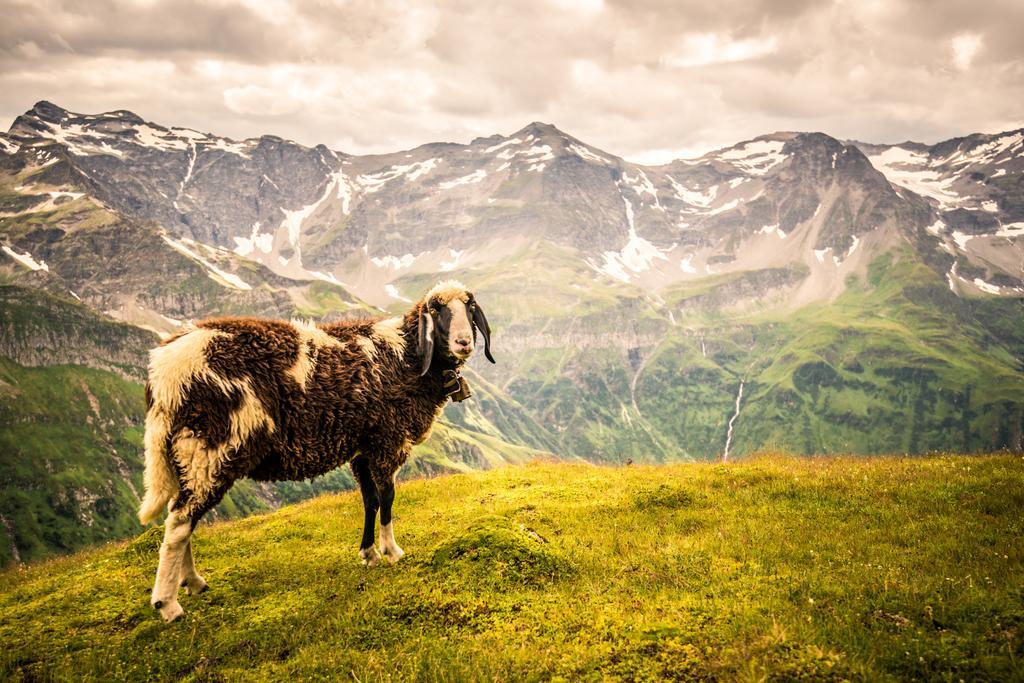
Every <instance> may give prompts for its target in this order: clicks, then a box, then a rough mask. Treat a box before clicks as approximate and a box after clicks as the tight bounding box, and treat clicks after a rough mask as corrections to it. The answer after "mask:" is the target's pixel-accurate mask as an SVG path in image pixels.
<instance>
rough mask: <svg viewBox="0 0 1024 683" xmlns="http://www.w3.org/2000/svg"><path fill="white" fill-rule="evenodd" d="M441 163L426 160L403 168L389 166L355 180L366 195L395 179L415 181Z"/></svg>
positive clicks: (437, 160)
mask: <svg viewBox="0 0 1024 683" xmlns="http://www.w3.org/2000/svg"><path fill="white" fill-rule="evenodd" d="M439 163H441V159H438V158H433V159H427V160H426V161H416V162H413V163H411V164H407V165H404V166H391V167H390V168H388V169H387V170H384V171H379V172H377V173H369V174H363V175H361V176H359V177H358V178H357V179H356V182H357V183H358V184H359V185H360V186H361V187H362V188H363V189H364V190H365V191H366V192H367V193H368V194H371V193H374V192H377V191H378V190H380V189H381V188H383V187H384V186H385V185H386V184H387V183H389V182H391V181H392V180H395V179H397V178H402V177H404V178H407V179H408V180H416V179H417V178H419V177H420V176H423V175H426V174H427V173H430V172H431V171H433V170H434V169H435V168H437V165H438V164H439Z"/></svg>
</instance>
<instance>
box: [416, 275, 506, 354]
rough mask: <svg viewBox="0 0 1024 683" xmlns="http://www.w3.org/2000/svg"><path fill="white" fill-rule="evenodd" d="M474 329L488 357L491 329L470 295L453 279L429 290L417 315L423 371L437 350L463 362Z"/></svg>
mask: <svg viewBox="0 0 1024 683" xmlns="http://www.w3.org/2000/svg"><path fill="white" fill-rule="evenodd" d="M477 330H479V331H480V333H481V334H482V335H483V338H484V353H485V354H486V356H487V360H489V361H491V362H492V363H493V362H494V358H493V357H492V356H491V329H490V326H488V324H487V318H486V317H485V316H484V312H483V309H482V308H480V305H479V304H478V303H477V302H476V299H475V298H474V297H473V294H472V293H471V292H470V291H469V290H467V289H466V288H465V287H464V286H463V285H461V284H460V283H458V282H455V281H453V280H449V281H447V282H442V283H440V284H438V285H436V286H435V287H434V288H433V289H431V290H430V291H429V292H428V293H427V296H426V297H425V299H424V306H423V311H422V312H421V314H420V353H421V355H422V357H423V371H422V374H426V373H427V371H428V370H429V369H430V363H431V361H432V359H433V356H434V354H435V353H436V352H437V351H440V352H441V353H444V354H446V355H448V356H449V357H451V358H454V359H455V361H456V362H458V363H459V364H461V363H464V362H465V361H466V360H467V359H468V358H469V357H470V356H471V355H472V354H473V349H474V347H475V345H476V333H477Z"/></svg>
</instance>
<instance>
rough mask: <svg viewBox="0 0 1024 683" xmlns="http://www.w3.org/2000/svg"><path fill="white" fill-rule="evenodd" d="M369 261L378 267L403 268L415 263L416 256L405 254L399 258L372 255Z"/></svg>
mask: <svg viewBox="0 0 1024 683" xmlns="http://www.w3.org/2000/svg"><path fill="white" fill-rule="evenodd" d="M370 261H371V262H372V263H373V265H375V266H377V267H378V268H387V269H390V270H403V269H405V268H410V267H411V266H412V264H413V263H415V261H416V257H415V256H413V255H412V254H406V255H405V256H402V257H401V258H399V257H398V256H374V257H372V258H371V259H370Z"/></svg>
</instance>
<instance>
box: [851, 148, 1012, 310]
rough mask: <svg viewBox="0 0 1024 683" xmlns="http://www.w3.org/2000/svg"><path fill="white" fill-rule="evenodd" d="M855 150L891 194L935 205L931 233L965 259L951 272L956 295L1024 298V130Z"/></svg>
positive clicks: (954, 263) (942, 246) (940, 242)
mask: <svg viewBox="0 0 1024 683" xmlns="http://www.w3.org/2000/svg"><path fill="white" fill-rule="evenodd" d="M855 144H857V146H858V147H860V148H861V149H862V150H863V151H864V152H865V153H866V154H868V155H869V157H868V158H869V159H870V160H871V163H872V164H874V165H875V166H876V167H877V168H878V169H880V170H881V171H882V172H883V173H885V175H886V177H887V178H888V179H889V180H890V182H891V183H892V184H893V187H895V188H897V189H898V190H899V191H900V192H901V193H904V192H906V191H910V192H913V193H915V194H917V195H919V196H922V197H925V198H926V199H927V201H928V202H929V204H930V205H931V206H932V208H933V210H934V212H935V214H936V216H935V221H934V222H933V223H931V224H930V225H929V226H928V227H927V231H928V233H929V234H931V235H932V236H934V237H935V239H936V240H937V241H938V242H939V244H940V246H941V248H942V249H944V250H946V251H947V252H949V253H950V254H953V255H956V256H962V257H964V258H958V259H957V260H956V261H954V262H953V263H952V264H951V265H950V267H949V271H948V280H949V282H950V287H951V288H953V289H954V291H960V290H961V289H968V290H970V289H976V290H980V291H982V292H987V293H990V294H1011V293H1012V294H1021V293H1024V288H1022V287H1021V285H1022V283H1021V276H1022V265H1024V239H1022V238H1024V201H1022V192H1024V185H1022V174H1024V130H1017V131H1011V132H1007V133H1000V134H997V135H981V134H978V135H970V136H967V137H964V138H955V139H953V140H947V141H945V142H941V143H939V144H936V145H932V146H927V145H921V144H918V143H913V142H907V143H903V144H900V145H870V144H865V143H855Z"/></svg>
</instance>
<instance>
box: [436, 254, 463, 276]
mask: <svg viewBox="0 0 1024 683" xmlns="http://www.w3.org/2000/svg"><path fill="white" fill-rule="evenodd" d="M465 253H466V252H465V250H463V251H456V250H455V249H449V250H448V255H449V257H450V258H451V260H450V261H441V265H440V270H441V271H442V272H445V273H446V272H448V271H451V270H455V268H456V267H457V266H458V265H459V262H460V261H462V256H463V255H464V254H465Z"/></svg>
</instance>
